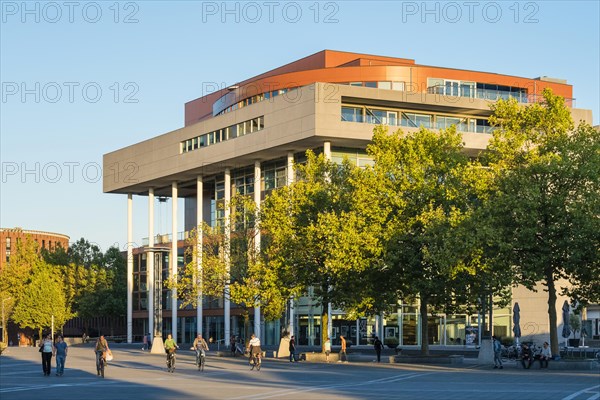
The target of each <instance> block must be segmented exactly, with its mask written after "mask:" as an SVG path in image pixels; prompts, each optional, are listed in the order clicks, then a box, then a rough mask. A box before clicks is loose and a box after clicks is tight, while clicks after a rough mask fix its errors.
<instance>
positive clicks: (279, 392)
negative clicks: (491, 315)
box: [0, 344, 600, 400]
mask: <svg viewBox="0 0 600 400" xmlns="http://www.w3.org/2000/svg"><path fill="white" fill-rule="evenodd" d="M111 347H112V350H113V354H114V360H113V361H112V362H111V363H110V364H109V366H108V367H107V369H106V377H105V378H101V377H98V376H97V375H96V368H95V358H94V353H93V348H92V346H91V345H89V344H88V345H75V346H71V347H70V348H69V355H68V357H67V362H66V368H65V373H64V375H63V376H61V377H57V376H55V375H54V374H55V360H54V359H53V360H52V375H51V376H49V377H45V376H44V375H43V373H42V367H41V357H40V353H39V352H38V351H37V349H36V348H31V347H29V348H27V347H25V348H19V347H10V348H9V349H8V350H6V352H4V353H3V354H2V356H0V399H2V400H20V399H27V400H29V399H44V400H49V399H61V400H62V399H64V400H68V399H112V400H115V399H131V400H134V399H150V400H152V399H228V400H236V399H257V400H258V399H286V400H290V399H292V400H294V399H299V400H310V399H319V400H329V399H419V400H422V399H425V400H427V399H432V400H433V399H435V400H442V399H444V400H445V399H460V400H465V399H485V400H492V399H502V400H506V399H512V398H523V399H528V400H535V399H562V400H584V399H585V400H598V399H600V374H599V373H598V372H597V371H553V370H546V369H543V370H540V369H532V370H527V371H524V370H521V369H517V368H514V367H513V368H511V365H508V366H507V368H505V369H503V370H496V369H492V368H491V366H490V365H479V364H477V361H476V360H467V359H465V362H466V363H465V364H463V365H459V366H432V365H406V364H384V363H381V364H378V363H375V362H373V358H374V357H369V356H368V355H366V356H364V357H360V358H359V361H353V362H349V363H329V364H327V363H306V362H298V363H290V362H289V361H288V360H287V359H285V360H284V359H273V358H267V359H265V360H264V361H263V366H262V369H261V370H260V371H256V370H254V371H252V370H250V367H249V365H248V360H247V359H246V358H241V357H238V358H231V357H216V356H215V352H214V351H212V352H209V353H208V356H207V361H206V369H205V371H204V372H200V371H198V370H197V369H196V366H195V365H194V353H193V352H192V351H190V350H187V349H183V346H182V350H180V351H179V352H178V354H177V361H176V370H175V372H174V373H168V372H167V370H166V364H165V356H164V355H162V354H150V353H149V352H147V351H142V350H141V346H138V345H127V344H123V345H119V344H114V345H112V346H111Z"/></svg>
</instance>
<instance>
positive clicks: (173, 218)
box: [170, 182, 177, 342]
mask: <svg viewBox="0 0 600 400" xmlns="http://www.w3.org/2000/svg"><path fill="white" fill-rule="evenodd" d="M171 197H172V200H173V202H172V204H171V232H172V236H171V238H172V239H171V262H170V264H171V265H170V267H171V277H172V278H173V279H175V280H176V279H177V182H173V183H172V184H171ZM171 325H172V328H171V329H172V332H173V333H172V334H173V340H175V342H177V289H176V288H173V290H172V291H171Z"/></svg>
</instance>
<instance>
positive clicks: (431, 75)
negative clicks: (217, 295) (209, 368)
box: [104, 50, 592, 345]
mask: <svg viewBox="0 0 600 400" xmlns="http://www.w3.org/2000/svg"><path fill="white" fill-rule="evenodd" d="M545 88H551V89H552V90H553V92H554V93H555V94H558V95H561V96H563V97H564V98H565V101H566V102H567V105H568V106H569V107H570V109H571V111H572V115H573V118H574V119H575V120H576V121H579V120H583V121H587V122H588V123H590V122H591V120H592V113H591V111H589V110H582V109H577V108H575V107H574V105H575V104H574V100H573V88H572V86H571V85H569V84H567V82H566V81H564V80H560V79H553V78H547V77H540V78H535V79H532V78H523V77H516V76H510V75H501V74H496V73H487V72H479V71H469V70H460V69H451V68H443V67H432V66H426V65H419V64H416V63H415V61H414V60H411V59H404V58H393V57H383V56H375V55H367V54H356V53H348V52H339V51H330V50H324V51H321V52H319V53H316V54H313V55H311V56H308V57H305V58H303V59H300V60H297V61H294V62H292V63H290V64H286V65H284V66H281V67H278V68H275V69H273V70H271V71H268V72H265V73H263V74H261V75H258V76H255V77H253V78H250V79H247V80H244V81H241V82H238V83H236V84H234V85H231V86H229V87H222V88H219V89H218V90H215V91H214V92H212V93H210V94H207V95H205V96H203V97H200V98H198V99H196V100H193V101H190V102H189V103H187V104H185V125H184V127H182V128H180V129H177V130H174V131H172V132H168V133H164V134H162V135H160V136H156V137H153V138H149V139H148V140H146V141H143V142H141V143H137V144H133V145H131V146H128V147H125V148H122V149H119V150H116V151H114V152H111V153H108V154H105V155H104V171H105V172H106V173H105V175H104V192H105V193H115V194H122V195H127V199H128V200H127V204H128V238H129V239H128V241H129V243H130V244H131V243H132V242H133V240H132V227H133V223H134V221H132V207H133V200H134V197H135V198H136V199H138V198H141V199H143V200H142V202H143V203H147V204H148V206H147V207H148V219H147V220H146V221H135V224H143V226H148V235H147V236H148V238H147V239H145V240H146V242H145V243H144V246H143V247H141V248H138V249H133V246H131V248H130V249H129V277H130V282H129V294H130V296H131V297H130V310H129V314H128V320H129V336H130V339H131V338H132V337H133V336H137V335H142V334H143V333H144V332H145V331H153V329H154V327H155V322H156V321H155V317H154V315H155V314H156V313H155V309H156V307H158V306H159V303H158V302H157V301H156V298H155V297H156V295H155V294H154V293H155V290H154V289H155V288H156V285H158V284H159V282H158V279H157V277H158V276H159V275H160V276H162V278H166V277H167V276H171V275H173V274H174V269H173V267H174V265H173V263H171V262H170V260H172V259H174V258H175V257H177V260H178V266H179V267H181V266H183V264H184V252H183V247H184V243H185V237H186V235H187V232H189V231H190V230H192V229H194V228H195V227H196V226H197V224H198V221H204V222H206V223H208V224H209V225H211V226H217V225H219V224H223V221H225V220H226V219H227V218H228V217H229V215H228V211H227V210H226V209H224V208H221V207H219V204H225V203H227V202H228V201H229V200H230V199H231V198H232V196H233V195H234V194H236V193H241V194H245V195H249V196H253V198H254V199H255V201H257V202H258V203H260V201H262V200H263V199H264V198H265V196H267V195H268V194H269V192H270V191H272V190H275V189H277V188H279V187H282V186H285V185H287V184H289V183H290V182H292V181H293V179H294V172H293V164H294V163H298V162H302V161H303V160H304V159H305V152H306V150H307V149H311V150H313V151H315V152H316V153H323V154H324V155H325V156H326V157H328V158H330V159H331V160H333V161H341V160H342V159H343V158H344V157H348V158H349V159H350V160H351V161H352V162H353V163H355V164H356V165H358V166H364V165H367V164H370V163H372V159H371V158H370V157H369V156H368V155H367V153H366V150H365V149H366V146H367V144H368V143H369V142H370V140H371V138H372V133H373V128H374V127H375V126H376V125H378V124H384V125H388V126H390V129H398V128H402V129H403V130H405V131H414V130H417V129H419V128H420V127H426V128H430V129H434V130H435V129H443V128H447V127H449V126H451V125H455V126H456V127H457V129H458V130H459V131H461V132H462V134H463V138H464V143H465V151H466V152H467V153H469V154H471V155H477V154H478V153H480V152H481V151H482V150H484V149H485V147H486V145H487V142H488V140H489V138H490V136H491V135H490V133H491V131H492V129H493V128H492V127H491V126H490V124H489V123H488V118H489V116H490V114H491V112H490V107H489V105H490V102H494V101H496V100H498V99H508V98H514V99H516V100H517V101H518V102H519V103H521V104H530V103H534V102H536V101H538V100H539V99H541V97H542V96H541V95H542V91H543V90H544V89H545ZM158 198H161V199H169V200H170V204H171V209H170V212H171V215H172V218H171V219H172V226H171V229H170V231H169V232H167V235H164V233H165V232H154V229H155V223H154V221H155V214H154V212H155V211H154V210H155V203H156V199H158ZM179 198H183V199H184V204H185V206H184V207H183V208H184V209H183V210H178V208H177V204H178V201H177V199H179ZM180 212H183V214H184V221H185V222H184V226H178V225H177V217H178V216H179V213H180ZM157 233H158V235H157ZM173 237H177V238H178V240H175V241H173V240H171V238H173ZM161 246H162V247H161ZM156 254H160V255H161V256H160V261H159V260H158V258H157V256H156ZM155 262H160V264H161V268H162V269H161V270H160V271H157V270H156V267H155ZM515 294H516V293H515ZM514 297H515V298H514V299H513V301H516V300H518V298H517V297H516V296H514ZM538 297H539V295H538ZM559 300H560V301H561V302H562V299H559ZM522 301H525V303H527V302H528V301H529V300H527V299H523V300H522ZM161 302H162V303H161V307H162V309H163V314H162V319H163V321H162V322H163V323H162V331H163V334H164V333H173V334H174V336H176V337H177V338H178V340H180V341H184V342H185V341H188V340H189V339H190V338H192V337H193V335H194V334H195V332H196V331H197V330H201V331H202V332H203V334H204V336H206V337H213V338H214V339H215V340H224V341H225V342H226V343H227V342H228V340H229V337H230V335H236V336H237V335H240V334H242V333H243V332H242V330H241V328H242V327H241V310H239V309H237V308H236V307H235V306H234V305H231V304H229V302H228V300H227V299H226V298H224V299H223V298H222V299H217V300H210V301H209V300H205V301H204V307H202V308H198V309H184V310H179V309H178V303H177V299H176V296H173V293H172V292H170V291H167V290H164V289H163V295H161ZM315 303H316V302H315V299H313V298H311V297H310V293H308V294H307V297H304V298H301V299H297V300H296V301H294V302H293V303H291V304H290V306H289V307H288V311H287V312H286V315H284V316H282V319H281V320H280V321H276V322H269V323H266V324H265V323H264V321H263V320H262V319H261V318H260V310H259V309H255V310H254V315H253V316H252V317H253V323H254V326H253V329H254V331H256V332H259V333H260V336H261V337H262V339H263V341H264V342H266V343H267V344H274V343H278V340H279V336H280V334H281V331H282V330H283V329H287V328H288V327H291V328H292V329H293V332H294V333H295V335H296V336H297V338H298V343H299V344H301V345H319V344H320V321H319V315H320V312H321V310H320V308H319V307H318V306H317V305H316V304H315ZM530 303H531V306H532V307H534V306H535V307H536V310H537V311H536V312H535V313H534V312H532V313H531V315H528V314H527V311H525V310H527V308H526V307H523V304H521V309H522V310H523V311H522V315H523V313H525V315H526V318H529V317H531V320H530V321H529V322H531V323H532V324H533V325H535V326H536V328H535V329H536V330H537V331H538V333H540V334H543V332H546V333H547V332H548V322H547V316H546V314H544V312H543V306H541V305H540V304H543V298H542V300H541V303H540V302H539V301H538V300H531V302H530ZM538 303H540V304H538ZM561 304H562V303H561ZM540 307H542V308H541V309H540ZM331 314H332V315H331V316H332V321H333V324H332V331H331V336H332V338H333V339H334V343H336V340H337V338H338V337H339V335H340V334H344V335H345V336H347V337H348V338H349V339H350V340H351V341H352V342H353V343H359V344H367V343H368V342H369V338H370V337H371V335H372V334H373V333H375V332H377V333H378V334H379V335H380V336H381V337H384V338H391V337H394V338H396V339H397V340H398V341H399V343H400V344H404V345H411V344H415V345H416V344H419V337H418V336H419V335H418V334H417V332H418V327H419V324H420V321H421V316H419V313H418V307H417V305H414V304H401V303H399V305H398V310H397V312H394V313H391V314H389V315H382V316H373V317H371V318H365V319H359V320H348V319H347V318H346V316H345V314H344V312H343V310H335V309H334V310H331ZM427 318H429V319H430V330H431V331H430V332H429V337H430V340H431V341H432V344H465V343H467V342H470V341H471V340H472V337H473V335H470V334H469V333H470V332H472V329H470V327H476V326H478V316H477V315H437V316H428V317H427ZM493 318H494V332H495V333H498V334H501V335H509V334H510V332H511V308H507V309H506V310H496V312H495V313H494V316H493ZM524 318H525V317H523V316H522V321H523V320H524ZM544 324H545V325H544Z"/></svg>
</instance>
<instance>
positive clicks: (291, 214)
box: [260, 151, 379, 343]
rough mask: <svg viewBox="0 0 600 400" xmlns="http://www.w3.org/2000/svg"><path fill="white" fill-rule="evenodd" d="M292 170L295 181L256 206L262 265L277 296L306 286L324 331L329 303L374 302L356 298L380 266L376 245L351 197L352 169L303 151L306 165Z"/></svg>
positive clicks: (353, 186) (302, 290)
mask: <svg viewBox="0 0 600 400" xmlns="http://www.w3.org/2000/svg"><path fill="white" fill-rule="evenodd" d="M295 168H296V172H297V176H298V177H299V179H298V180H297V181H296V182H294V183H292V184H290V185H288V186H286V187H283V188H280V189H278V190H276V191H273V192H272V193H271V194H270V195H269V196H268V197H267V198H266V199H265V201H264V203H263V205H262V208H261V218H260V222H261V224H260V227H261V230H262V232H263V233H264V234H265V246H264V268H265V269H270V270H272V271H274V272H273V276H272V278H270V279H271V281H272V282H273V285H277V284H278V285H279V286H280V288H281V289H279V292H278V295H279V296H280V298H281V299H285V298H286V297H288V296H298V295H300V294H303V293H307V292H308V291H309V289H310V290H311V292H312V293H313V295H314V297H316V298H317V299H318V300H319V302H320V304H321V306H322V315H321V318H322V321H323V326H322V328H321V330H322V333H323V335H326V334H327V304H328V303H329V302H331V303H333V305H334V306H336V307H343V308H345V309H351V308H353V307H355V308H356V307H358V306H360V307H365V308H368V307H372V306H373V303H371V302H363V303H359V300H361V296H360V294H361V293H363V292H364V291H363V290H362V287H363V286H364V285H365V284H366V285H368V284H369V282H366V281H365V280H364V279H362V278H363V277H364V276H366V275H368V274H369V273H372V272H371V271H372V270H371V269H373V268H378V267H379V264H378V263H376V262H371V261H373V259H374V258H375V255H376V254H377V252H378V251H379V247H378V244H377V237H376V236H375V235H373V234H372V230H371V229H370V226H371V224H370V220H369V218H368V215H364V214H362V213H361V212H360V211H361V209H363V208H364V207H365V206H364V205H362V204H360V205H359V204H358V203H357V198H356V197H355V193H356V187H357V184H358V181H359V175H358V170H357V168H356V167H354V166H353V165H352V164H350V163H349V162H348V161H347V160H346V161H344V162H343V163H342V164H341V165H339V164H335V163H333V162H331V161H328V160H326V159H325V157H324V155H322V154H321V155H319V156H317V155H315V154H313V153H312V152H311V151H308V152H307V161H306V163H305V164H302V165H296V166H295ZM375 226H377V225H375ZM373 275H374V274H373ZM286 295H287V296H286ZM322 342H323V343H324V342H325V340H323V341H322Z"/></svg>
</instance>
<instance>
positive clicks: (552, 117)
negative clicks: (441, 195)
mask: <svg viewBox="0 0 600 400" xmlns="http://www.w3.org/2000/svg"><path fill="white" fill-rule="evenodd" d="M492 110H493V111H494V115H493V116H492V117H491V118H490V122H491V123H492V124H494V125H496V126H497V127H498V128H499V129H497V130H496V131H494V135H493V138H492V140H491V142H490V145H489V152H488V153H487V155H488V158H489V166H490V168H491V169H492V170H493V171H494V177H495V181H494V187H493V191H492V193H491V196H490V199H489V202H488V203H487V213H488V220H487V223H486V225H487V227H488V229H493V230H494V240H495V246H496V248H497V249H498V257H497V261H498V262H500V261H501V262H503V263H504V265H505V267H506V268H510V269H512V270H513V271H514V274H515V275H514V280H515V283H519V284H523V285H525V286H526V287H528V288H530V289H532V288H533V286H534V285H535V284H536V283H537V282H541V283H542V284H543V285H544V286H545V289H544V290H545V291H547V292H548V317H549V325H550V342H551V349H552V351H553V352H555V353H558V332H557V314H556V299H557V293H561V294H565V295H568V296H570V297H571V299H572V300H574V301H577V302H579V303H581V304H587V303H589V302H598V301H599V300H600V281H599V279H600V278H599V277H600V254H599V253H600V132H598V131H597V130H596V129H594V128H592V127H590V126H588V125H586V124H584V123H581V124H579V126H578V127H577V128H574V124H573V121H572V119H571V115H570V111H569V109H568V108H567V107H566V105H565V103H564V99H562V98H561V97H560V96H555V95H553V94H552V92H551V91H550V90H545V91H544V101H543V102H542V103H539V104H533V105H530V106H527V107H521V106H519V105H518V104H517V103H516V101H514V100H508V101H499V102H497V103H496V104H495V105H493V107H492ZM561 278H566V279H567V280H568V281H569V283H570V285H569V286H565V287H557V282H558V280H559V279H561Z"/></svg>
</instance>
